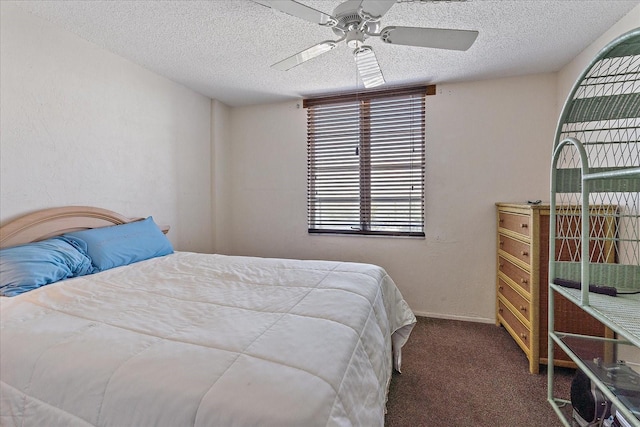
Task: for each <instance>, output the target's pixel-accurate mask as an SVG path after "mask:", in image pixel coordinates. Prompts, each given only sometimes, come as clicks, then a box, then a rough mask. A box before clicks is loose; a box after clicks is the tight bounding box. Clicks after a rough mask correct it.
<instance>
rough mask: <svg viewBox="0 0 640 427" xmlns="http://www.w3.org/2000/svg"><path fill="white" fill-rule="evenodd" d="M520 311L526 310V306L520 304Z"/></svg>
mask: <svg viewBox="0 0 640 427" xmlns="http://www.w3.org/2000/svg"><path fill="white" fill-rule="evenodd" d="M520 311H522V312H523V313H526V312H527V307H525V306H524V305H521V306H520Z"/></svg>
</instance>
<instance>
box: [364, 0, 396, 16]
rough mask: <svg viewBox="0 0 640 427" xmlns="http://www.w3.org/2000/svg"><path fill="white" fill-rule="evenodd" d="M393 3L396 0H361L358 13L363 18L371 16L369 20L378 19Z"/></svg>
mask: <svg viewBox="0 0 640 427" xmlns="http://www.w3.org/2000/svg"><path fill="white" fill-rule="evenodd" d="M394 4H396V0H362V3H360V8H361V9H360V10H361V12H360V13H361V15H362V17H363V18H371V19H367V20H369V21H378V20H379V19H380V18H382V15H384V14H385V13H387V12H388V11H389V9H391V6H393V5H394Z"/></svg>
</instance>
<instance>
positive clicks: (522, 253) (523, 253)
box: [520, 251, 529, 256]
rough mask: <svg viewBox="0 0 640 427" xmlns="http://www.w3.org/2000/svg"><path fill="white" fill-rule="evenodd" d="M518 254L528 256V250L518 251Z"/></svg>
mask: <svg viewBox="0 0 640 427" xmlns="http://www.w3.org/2000/svg"><path fill="white" fill-rule="evenodd" d="M520 254H521V255H522V256H529V252H527V251H522V252H520Z"/></svg>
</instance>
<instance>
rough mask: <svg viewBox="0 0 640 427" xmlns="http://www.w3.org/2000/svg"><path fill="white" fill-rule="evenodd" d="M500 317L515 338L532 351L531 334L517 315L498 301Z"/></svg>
mask: <svg viewBox="0 0 640 427" xmlns="http://www.w3.org/2000/svg"><path fill="white" fill-rule="evenodd" d="M498 315H499V316H500V317H501V318H502V319H503V321H504V322H505V323H506V324H507V325H508V326H509V327H510V328H511V329H512V331H513V333H514V334H515V337H516V338H517V339H518V340H519V341H520V342H521V343H522V344H523V345H524V346H525V347H526V348H527V350H531V332H530V331H529V328H527V327H526V326H525V325H524V324H523V323H522V322H520V320H518V318H517V317H516V315H515V314H513V313H512V312H511V311H510V310H509V309H508V308H507V307H506V306H505V305H504V303H503V302H502V301H501V300H500V299H498Z"/></svg>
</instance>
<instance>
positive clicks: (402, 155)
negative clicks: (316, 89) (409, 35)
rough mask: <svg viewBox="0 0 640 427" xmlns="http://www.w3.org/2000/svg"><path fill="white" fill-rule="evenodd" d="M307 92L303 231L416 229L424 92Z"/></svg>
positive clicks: (420, 209)
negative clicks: (317, 94)
mask: <svg viewBox="0 0 640 427" xmlns="http://www.w3.org/2000/svg"><path fill="white" fill-rule="evenodd" d="M434 93H435V86H419V87H412V88H404V89H393V90H385V91H372V92H364V93H358V94H349V95H339V96H333V97H325V98H316V99H307V100H305V101H304V107H305V108H307V150H308V160H307V163H308V164H307V197H308V206H307V208H308V223H309V232H310V233H347V234H375V235H398V236H424V173H425V95H427V94H434Z"/></svg>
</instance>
